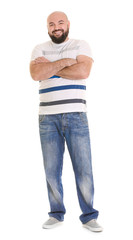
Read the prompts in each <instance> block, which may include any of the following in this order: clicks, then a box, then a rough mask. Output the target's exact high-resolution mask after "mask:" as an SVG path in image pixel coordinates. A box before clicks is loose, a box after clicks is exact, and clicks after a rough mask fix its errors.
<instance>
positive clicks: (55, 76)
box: [48, 75, 60, 79]
mask: <svg viewBox="0 0 133 240" xmlns="http://www.w3.org/2000/svg"><path fill="white" fill-rule="evenodd" d="M50 78H60V77H59V76H57V75H54V76H52V77H50ZM50 78H48V79H50Z"/></svg>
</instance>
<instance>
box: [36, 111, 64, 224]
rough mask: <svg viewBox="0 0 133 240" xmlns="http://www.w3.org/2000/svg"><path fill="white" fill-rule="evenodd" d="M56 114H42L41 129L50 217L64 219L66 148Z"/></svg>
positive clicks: (40, 119)
mask: <svg viewBox="0 0 133 240" xmlns="http://www.w3.org/2000/svg"><path fill="white" fill-rule="evenodd" d="M54 120H55V116H51V115H40V116H39V129H40V140H41V147H42V153H43V162H44V169H45V175H46V182H47V189H48V197H49V203H50V208H51V211H50V212H49V216H50V217H54V218H56V219H58V220H59V221H63V219H64V214H65V212H66V210H65V207H64V204H63V187H62V180H61V176H62V165H63V153H64V148H65V144H64V143H65V142H64V141H65V140H64V137H63V136H62V135H61V133H60V132H59V130H58V129H59V128H57V125H56V124H55V121H54Z"/></svg>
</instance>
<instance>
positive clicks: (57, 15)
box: [47, 11, 68, 24]
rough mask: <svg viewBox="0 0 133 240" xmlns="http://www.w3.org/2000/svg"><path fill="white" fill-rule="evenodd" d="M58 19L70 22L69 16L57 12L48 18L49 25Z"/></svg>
mask: <svg viewBox="0 0 133 240" xmlns="http://www.w3.org/2000/svg"><path fill="white" fill-rule="evenodd" d="M57 17H59V18H62V19H64V20H65V21H66V22H68V17H67V15H66V14H65V13H64V12H61V11H55V12H52V13H51V14H50V15H49V16H48V18H47V24H48V23H49V21H50V20H51V19H55V18H57Z"/></svg>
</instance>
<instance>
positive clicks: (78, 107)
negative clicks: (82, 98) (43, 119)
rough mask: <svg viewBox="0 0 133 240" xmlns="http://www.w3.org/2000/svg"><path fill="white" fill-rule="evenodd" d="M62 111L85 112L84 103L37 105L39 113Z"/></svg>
mask: <svg viewBox="0 0 133 240" xmlns="http://www.w3.org/2000/svg"><path fill="white" fill-rule="evenodd" d="M63 112H87V107H86V104H83V103H69V104H61V105H54V106H53V105H52V106H45V107H39V115H41V114H58V113H63Z"/></svg>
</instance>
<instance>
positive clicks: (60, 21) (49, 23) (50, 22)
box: [49, 20, 64, 25]
mask: <svg viewBox="0 0 133 240" xmlns="http://www.w3.org/2000/svg"><path fill="white" fill-rule="evenodd" d="M58 22H59V23H60V22H64V20H59V21H58ZM50 24H54V22H50V23H49V25H50Z"/></svg>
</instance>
